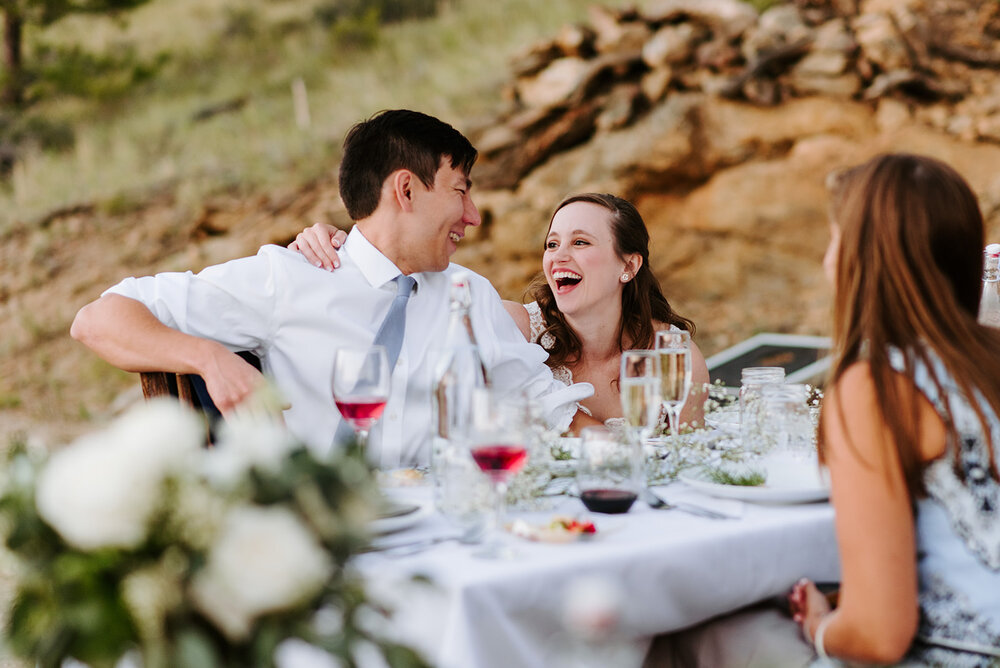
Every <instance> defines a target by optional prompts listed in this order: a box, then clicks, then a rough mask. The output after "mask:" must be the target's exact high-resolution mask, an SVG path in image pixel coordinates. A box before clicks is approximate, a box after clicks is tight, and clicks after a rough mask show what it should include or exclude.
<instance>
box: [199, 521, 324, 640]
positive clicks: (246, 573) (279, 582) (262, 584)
mask: <svg viewBox="0 0 1000 668" xmlns="http://www.w3.org/2000/svg"><path fill="white" fill-rule="evenodd" d="M332 571H333V564H332V562H331V560H330V558H329V556H327V554H326V552H325V551H324V549H323V547H322V546H321V545H320V544H319V542H318V541H317V540H316V538H315V537H314V536H313V535H312V533H310V531H309V530H308V529H307V528H306V526H305V525H304V524H303V523H302V522H301V521H300V520H299V518H298V517H297V516H296V515H295V514H294V513H292V512H291V511H290V510H287V509H284V508H262V507H248V506H244V507H241V508H237V509H235V510H233V511H231V512H230V513H229V515H228V516H227V518H226V521H225V523H224V524H223V528H222V531H221V533H220V535H219V537H218V539H217V540H216V541H215V544H214V545H213V547H212V549H211V551H210V552H209V556H208V563H207V565H206V566H205V569H204V570H203V571H201V572H200V573H199V574H198V576H197V577H196V578H195V581H194V583H193V587H192V594H193V597H194V601H195V605H196V606H197V607H198V609H199V610H201V611H202V612H203V613H204V614H205V615H206V616H207V617H208V618H209V619H211V620H212V621H213V622H214V623H215V624H216V626H218V627H219V629H220V630H222V632H223V633H225V634H226V635H227V636H228V637H229V638H230V639H232V640H241V639H244V638H246V637H247V636H248V635H249V633H250V628H251V625H252V624H253V620H254V619H255V618H256V617H258V616H259V615H262V614H265V613H268V612H274V611H277V610H284V609H287V608H290V607H293V606H295V605H296V604H298V603H300V602H302V601H304V600H305V599H307V598H309V597H310V596H312V595H314V594H315V593H317V592H318V591H319V590H320V588H322V586H323V585H324V584H325V583H326V581H327V579H328V578H329V577H330V574H331V573H332Z"/></svg>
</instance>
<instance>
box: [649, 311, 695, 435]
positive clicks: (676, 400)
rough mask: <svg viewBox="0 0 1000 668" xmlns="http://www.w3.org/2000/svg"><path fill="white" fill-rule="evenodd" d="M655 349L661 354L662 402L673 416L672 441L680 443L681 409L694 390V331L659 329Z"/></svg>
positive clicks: (669, 416)
mask: <svg viewBox="0 0 1000 668" xmlns="http://www.w3.org/2000/svg"><path fill="white" fill-rule="evenodd" d="M656 353H657V354H658V355H659V356H660V379H661V381H662V392H663V404H664V405H665V406H666V408H667V417H668V419H669V420H670V436H671V442H672V443H673V445H674V448H676V447H677V446H678V445H679V444H680V429H681V427H680V422H681V410H683V408H684V404H685V402H687V398H688V394H689V393H690V392H691V334H690V332H685V331H684V330H680V329H665V330H662V331H659V332H657V333H656Z"/></svg>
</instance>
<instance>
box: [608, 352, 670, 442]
mask: <svg viewBox="0 0 1000 668" xmlns="http://www.w3.org/2000/svg"><path fill="white" fill-rule="evenodd" d="M618 386H619V389H620V391H621V400H622V414H623V416H624V418H625V428H626V429H627V430H628V431H629V433H630V434H631V435H632V436H633V437H634V438H635V439H636V441H637V442H638V443H639V444H640V446H641V445H642V443H643V441H645V440H646V438H648V437H649V435H650V434H651V433H652V431H653V429H654V427H656V424H657V423H658V422H659V420H660V403H661V398H660V391H661V388H660V360H659V356H658V354H657V352H656V351H655V350H626V351H625V352H623V353H622V362H621V374H620V376H619V378H618Z"/></svg>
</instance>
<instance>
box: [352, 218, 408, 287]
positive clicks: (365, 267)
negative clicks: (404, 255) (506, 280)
mask: <svg viewBox="0 0 1000 668" xmlns="http://www.w3.org/2000/svg"><path fill="white" fill-rule="evenodd" d="M344 252H345V253H347V255H348V256H350V258H351V260H353V261H354V264H355V265H357V267H358V270H359V271H360V272H361V275H362V276H364V277H365V280H367V281H368V283H370V284H371V286H372V287H373V288H381V287H382V286H384V285H385V284H386V283H388V282H390V281H392V280H394V279H395V278H396V277H397V276H399V275H401V274H402V273H403V272H402V271H400V269H399V267H397V266H396V265H395V263H393V261H392V260H390V259H389V258H387V257H386V256H385V255H383V254H382V251H380V250H379V249H378V248H376V247H375V246H374V245H373V244H372V242H370V241H368V239H367V238H366V237H365V235H364V234H362V232H361V230H359V229H358V226H357V225H355V226H354V227H353V228H351V231H350V232H349V233H348V235H347V239H346V240H345V241H344ZM410 275H411V276H412V277H413V278H414V280H416V282H417V283H416V287H415V288H414V291H417V290H419V289H420V284H421V283H422V282H423V281H424V280H425V279H424V277H423V275H422V274H421V273H419V272H418V273H415V274H410Z"/></svg>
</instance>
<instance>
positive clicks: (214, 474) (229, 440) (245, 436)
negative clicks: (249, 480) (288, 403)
mask: <svg viewBox="0 0 1000 668" xmlns="http://www.w3.org/2000/svg"><path fill="white" fill-rule="evenodd" d="M296 446H297V441H296V440H295V438H294V437H293V436H292V434H291V433H290V432H289V431H288V429H287V427H285V425H284V424H283V423H282V422H281V420H280V419H278V418H275V417H273V416H271V415H268V414H261V413H252V412H251V413H239V412H238V413H236V414H233V415H231V416H229V417H227V418H226V421H225V422H223V423H222V424H221V425H220V427H219V439H218V442H217V443H216V444H215V447H214V448H212V449H211V451H209V452H208V453H207V455H206V457H205V462H204V471H205V474H206V475H207V476H208V477H209V479H211V480H213V481H215V482H220V483H222V484H233V483H235V482H236V481H238V480H239V479H240V478H241V477H242V476H243V475H244V474H245V473H246V472H247V470H248V469H250V468H251V467H254V466H256V467H259V468H261V469H265V470H270V471H276V470H277V469H278V468H279V466H280V465H281V462H282V461H283V460H284V459H285V457H286V456H288V453H289V452H290V451H291V450H292V449H294V448H295V447H296Z"/></svg>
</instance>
